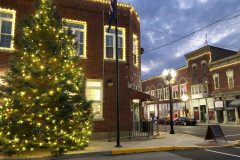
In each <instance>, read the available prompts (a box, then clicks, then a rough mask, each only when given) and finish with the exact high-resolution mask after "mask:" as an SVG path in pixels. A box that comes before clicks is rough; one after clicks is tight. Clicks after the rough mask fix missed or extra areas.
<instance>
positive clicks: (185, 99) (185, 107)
mask: <svg viewBox="0 0 240 160" xmlns="http://www.w3.org/2000/svg"><path fill="white" fill-rule="evenodd" d="M188 99H189V97H188V95H187V94H184V95H182V101H183V102H185V106H184V112H185V117H187V101H188Z"/></svg>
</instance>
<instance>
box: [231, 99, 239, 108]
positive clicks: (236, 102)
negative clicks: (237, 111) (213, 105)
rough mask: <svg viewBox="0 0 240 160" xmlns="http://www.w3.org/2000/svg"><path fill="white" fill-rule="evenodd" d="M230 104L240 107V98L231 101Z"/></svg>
mask: <svg viewBox="0 0 240 160" xmlns="http://www.w3.org/2000/svg"><path fill="white" fill-rule="evenodd" d="M230 106H234V107H240V99H235V100H233V101H232V102H231V103H230Z"/></svg>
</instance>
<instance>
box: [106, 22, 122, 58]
mask: <svg viewBox="0 0 240 160" xmlns="http://www.w3.org/2000/svg"><path fill="white" fill-rule="evenodd" d="M115 36H116V35H115V30H113V29H110V30H109V32H108V26H105V27H104V42H105V43H104V58H105V59H110V60H111V59H116V54H115V53H116V47H115V43H116V38H115ZM125 45H126V44H125V29H124V28H121V27H119V28H118V58H119V60H123V61H125V59H126V53H125V52H126V51H125Z"/></svg>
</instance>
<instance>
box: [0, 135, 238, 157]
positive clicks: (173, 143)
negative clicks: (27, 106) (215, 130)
mask: <svg viewBox="0 0 240 160" xmlns="http://www.w3.org/2000/svg"><path fill="white" fill-rule="evenodd" d="M236 143H238V142H236V141H229V142H228V143H226V142H225V141H224V140H222V139H219V140H218V141H217V143H215V141H206V142H204V139H203V138H200V137H195V136H191V135H187V134H181V133H176V134H173V135H171V134H168V133H161V134H160V135H159V136H157V137H155V138H154V139H149V138H139V139H135V140H129V141H122V142H121V145H122V147H121V148H116V147H114V146H115V144H116V142H107V140H92V141H91V142H90V145H89V147H87V148H86V149H85V150H82V151H74V152H68V153H67V154H65V155H63V156H61V157H56V158H52V157H49V153H48V152H41V153H40V152H36V153H34V152H33V153H31V155H27V154H25V155H21V156H18V157H11V158H10V159H18V160H19V159H21V160H25V159H28V160H29V159H36V160H48V159H63V158H64V159H71V158H79V157H88V156H96V155H117V154H127V153H140V152H153V151H170V150H183V149H194V148H207V147H223V146H231V145H236ZM0 159H5V160H6V159H9V158H7V157H3V156H0Z"/></svg>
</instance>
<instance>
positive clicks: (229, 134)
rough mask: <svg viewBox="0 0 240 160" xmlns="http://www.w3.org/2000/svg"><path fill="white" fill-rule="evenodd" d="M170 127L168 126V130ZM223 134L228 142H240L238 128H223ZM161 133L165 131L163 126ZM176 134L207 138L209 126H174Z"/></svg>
mask: <svg viewBox="0 0 240 160" xmlns="http://www.w3.org/2000/svg"><path fill="white" fill-rule="evenodd" d="M168 128H169V126H167V129H168ZM221 128H222V130H223V133H224V135H225V137H226V139H227V140H229V141H234V140H240V128H239V127H236V126H221ZM160 130H161V131H163V132H164V131H165V127H164V126H163V125H161V126H160ZM174 130H175V132H176V133H185V134H190V135H194V136H198V137H203V138H204V137H205V135H206V132H207V126H174Z"/></svg>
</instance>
